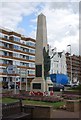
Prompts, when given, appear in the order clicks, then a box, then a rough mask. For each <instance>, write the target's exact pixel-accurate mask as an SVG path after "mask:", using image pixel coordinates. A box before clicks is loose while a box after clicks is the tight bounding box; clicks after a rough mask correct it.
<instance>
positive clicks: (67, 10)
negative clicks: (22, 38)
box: [0, 0, 79, 55]
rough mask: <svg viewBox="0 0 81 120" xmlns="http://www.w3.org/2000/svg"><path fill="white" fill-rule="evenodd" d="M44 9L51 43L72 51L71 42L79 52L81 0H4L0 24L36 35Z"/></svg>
mask: <svg viewBox="0 0 81 120" xmlns="http://www.w3.org/2000/svg"><path fill="white" fill-rule="evenodd" d="M43 1H44V2H43ZM40 13H43V14H44V15H45V16H46V21H47V38H48V43H49V45H50V46H51V47H52V48H55V47H56V48H57V51H63V50H65V51H66V52H69V51H70V47H67V45H69V44H70V45H71V52H72V54H77V55H78V54H79V0H61V1H60V0H57V1H56V0H34V2H33V1H32V0H0V27H3V28H7V29H10V30H14V31H17V32H19V33H21V34H22V35H26V36H27V37H32V38H34V39H35V38H36V29H37V16H38V15H39V14H40Z"/></svg>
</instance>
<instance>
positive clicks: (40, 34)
mask: <svg viewBox="0 0 81 120" xmlns="http://www.w3.org/2000/svg"><path fill="white" fill-rule="evenodd" d="M43 49H45V50H46V51H47V27H46V16H45V15H43V14H42V13H41V14H40V15H38V19H37V34H36V54H35V72H36V73H35V79H34V80H33V81H32V83H31V90H32V91H41V92H45V91H46V84H45V79H44V56H43Z"/></svg>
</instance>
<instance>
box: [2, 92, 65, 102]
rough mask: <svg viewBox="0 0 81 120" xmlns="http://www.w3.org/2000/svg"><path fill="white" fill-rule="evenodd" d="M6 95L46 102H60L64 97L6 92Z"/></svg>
mask: <svg viewBox="0 0 81 120" xmlns="http://www.w3.org/2000/svg"><path fill="white" fill-rule="evenodd" d="M4 97H10V98H17V99H28V100H34V101H44V102H59V101H62V100H63V99H61V98H59V97H54V96H32V95H29V96H26V95H22V94H12V95H10V94H4Z"/></svg>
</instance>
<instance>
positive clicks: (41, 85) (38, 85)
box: [31, 78, 46, 92]
mask: <svg viewBox="0 0 81 120" xmlns="http://www.w3.org/2000/svg"><path fill="white" fill-rule="evenodd" d="M45 86H46V85H45V80H44V79H42V78H35V79H34V80H33V81H32V82H31V91H35V92H38V91H40V92H45V91H46V90H45V89H46V88H45Z"/></svg>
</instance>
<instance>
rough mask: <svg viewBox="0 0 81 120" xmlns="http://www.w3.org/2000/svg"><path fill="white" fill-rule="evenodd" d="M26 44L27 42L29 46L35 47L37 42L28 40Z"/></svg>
mask: <svg viewBox="0 0 81 120" xmlns="http://www.w3.org/2000/svg"><path fill="white" fill-rule="evenodd" d="M26 44H27V45H28V46H32V47H35V43H34V42H30V41H28V42H27V43H26Z"/></svg>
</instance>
